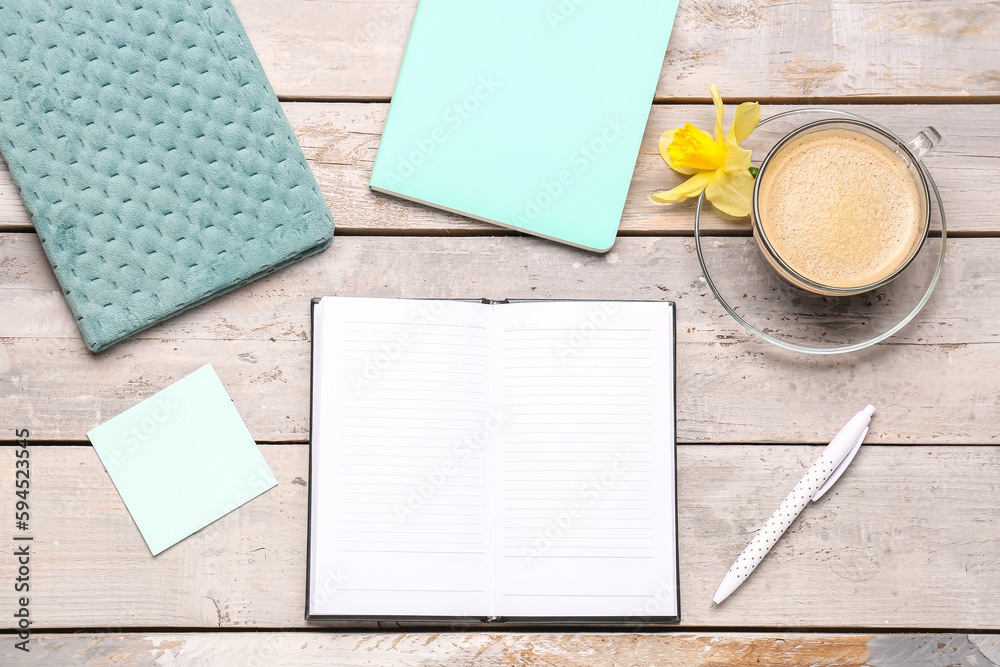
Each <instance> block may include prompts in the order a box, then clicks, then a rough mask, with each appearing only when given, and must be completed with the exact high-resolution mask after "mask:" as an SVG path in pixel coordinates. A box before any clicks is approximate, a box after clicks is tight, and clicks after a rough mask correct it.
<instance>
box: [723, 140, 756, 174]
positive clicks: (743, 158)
mask: <svg viewBox="0 0 1000 667" xmlns="http://www.w3.org/2000/svg"><path fill="white" fill-rule="evenodd" d="M749 168H750V151H749V150H747V149H746V148H740V145H739V144H737V143H736V139H735V138H734V137H733V133H732V132H730V133H729V136H728V137H726V165H725V166H724V167H723V169H725V170H726V171H728V172H730V173H733V172H737V171H746V170H747V169H749Z"/></svg>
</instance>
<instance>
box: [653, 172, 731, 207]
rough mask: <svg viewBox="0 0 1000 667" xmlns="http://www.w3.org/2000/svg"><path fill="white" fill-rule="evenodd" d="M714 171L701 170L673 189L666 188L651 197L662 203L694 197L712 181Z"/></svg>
mask: <svg viewBox="0 0 1000 667" xmlns="http://www.w3.org/2000/svg"><path fill="white" fill-rule="evenodd" d="M714 173H715V172H713V171H699V172H698V173H697V174H695V175H694V176H692V177H691V178H689V179H687V180H686V181H684V182H683V183H681V184H680V185H678V186H677V187H676V188H674V189H673V190H666V191H664V192H657V193H656V194H655V195H653V196H652V197H650V199H652V200H653V201H655V202H659V203H661V204H672V203H674V202H679V201H684V200H685V199H687V198H688V197H694V196H695V195H698V194H700V193H701V191H702V190H704V189H705V186H707V185H708V184H709V183H711V181H712V174H714Z"/></svg>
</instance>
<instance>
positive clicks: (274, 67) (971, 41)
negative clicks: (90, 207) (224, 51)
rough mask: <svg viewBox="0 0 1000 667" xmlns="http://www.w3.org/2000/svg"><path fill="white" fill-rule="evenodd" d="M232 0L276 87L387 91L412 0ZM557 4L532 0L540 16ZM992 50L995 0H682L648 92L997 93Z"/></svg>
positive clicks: (368, 94) (700, 95)
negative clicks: (275, 2) (656, 79)
mask: <svg viewBox="0 0 1000 667" xmlns="http://www.w3.org/2000/svg"><path fill="white" fill-rule="evenodd" d="M575 4H576V6H579V5H580V3H575ZM235 5H236V9H237V12H238V13H239V16H240V19H242V21H243V24H244V26H245V27H246V29H247V33H248V34H249V36H250V41H251V42H252V43H253V45H254V48H255V49H256V50H257V54H258V56H259V57H260V60H261V62H262V64H263V65H264V70H265V72H266V73H267V76H268V78H269V79H270V80H271V85H272V86H273V87H274V89H275V90H276V91H277V93H278V94H279V95H281V96H285V97H289V98H295V99H303V98H318V99H345V98H347V99H377V100H384V99H388V98H389V97H390V96H391V95H392V89H393V86H394V85H395V81H396V74H397V73H398V71H399V65H400V62H401V61H402V57H403V51H404V48H405V45H406V38H407V35H408V34H409V30H410V24H411V23H412V21H413V15H414V11H415V9H416V5H417V2H416V0H404V1H402V2H399V1H397V2H392V1H389V0H372V1H370V2H359V1H358V0H308V1H307V0H289V1H287V2H283V3H282V4H281V8H280V10H276V8H275V6H274V5H273V4H272V3H269V2H266V0H236V2H235ZM571 6H572V5H571ZM559 11H560V5H559V3H558V2H555V1H553V2H545V3H539V14H540V15H541V16H540V20H545V19H544V18H542V16H545V15H546V14H545V13H546V12H559ZM576 11H585V8H582V9H577V10H576ZM567 20H572V15H570V16H569V18H568V19H567ZM998 53H1000V12H998V8H997V3H996V2H994V1H992V0H975V1H971V2H968V1H967V2H961V1H959V0H874V1H873V0H866V1H862V2H856V1H850V0H828V1H826V2H820V1H818V0H808V1H804V2H774V1H770V0H739V1H738V2H729V1H726V0H681V2H680V6H679V8H678V11H677V19H676V21H675V23H674V28H673V32H672V33H671V36H670V44H669V46H668V50H667V55H666V59H665V60H664V63H663V68H662V71H661V74H660V83H659V85H658V87H657V92H656V95H657V97H658V98H660V99H686V98H696V99H706V98H707V97H708V93H707V91H708V86H709V84H711V83H716V84H718V85H719V87H720V88H721V89H722V90H723V91H724V92H725V93H726V94H727V95H730V96H733V97H739V98H745V99H746V98H757V97H761V96H766V97H774V98H796V99H809V98H831V97H841V96H847V97H857V98H870V97H879V96H892V97H902V98H915V99H924V98H928V97H935V96H948V97H964V98H975V97H993V98H995V97H996V95H997V93H998V90H1000V56H998Z"/></svg>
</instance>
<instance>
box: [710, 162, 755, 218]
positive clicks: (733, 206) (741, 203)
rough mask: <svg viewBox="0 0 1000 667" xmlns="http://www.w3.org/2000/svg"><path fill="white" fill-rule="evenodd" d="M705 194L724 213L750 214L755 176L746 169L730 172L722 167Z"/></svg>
mask: <svg viewBox="0 0 1000 667" xmlns="http://www.w3.org/2000/svg"><path fill="white" fill-rule="evenodd" d="M705 196H706V197H708V200H709V201H710V202H712V205H713V206H715V208H717V209H719V210H720V211H722V212H723V213H728V214H729V215H732V216H736V217H737V218H742V217H744V216H747V215H750V206H751V199H752V197H753V176H751V175H750V172H749V171H746V170H743V171H737V172H733V173H730V172H727V171H724V170H722V169H720V170H718V171H717V172H715V174H714V176H713V177H712V179H711V182H709V184H708V187H707V188H705Z"/></svg>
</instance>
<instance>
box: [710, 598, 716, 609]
mask: <svg viewBox="0 0 1000 667" xmlns="http://www.w3.org/2000/svg"><path fill="white" fill-rule="evenodd" d="M714 606H715V600H712V604H710V605H708V608H709V609H711V608H712V607H714Z"/></svg>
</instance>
